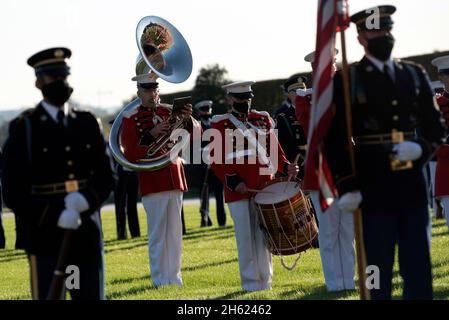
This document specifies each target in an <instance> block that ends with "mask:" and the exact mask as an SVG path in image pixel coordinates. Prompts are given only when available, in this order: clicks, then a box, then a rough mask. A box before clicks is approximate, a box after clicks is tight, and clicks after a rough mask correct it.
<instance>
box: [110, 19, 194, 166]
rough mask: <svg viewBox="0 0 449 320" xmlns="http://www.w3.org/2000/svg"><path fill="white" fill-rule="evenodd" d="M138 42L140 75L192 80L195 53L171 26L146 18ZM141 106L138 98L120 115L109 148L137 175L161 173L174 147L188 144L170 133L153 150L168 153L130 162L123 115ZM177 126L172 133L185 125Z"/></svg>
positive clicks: (176, 122) (177, 123)
mask: <svg viewBox="0 0 449 320" xmlns="http://www.w3.org/2000/svg"><path fill="white" fill-rule="evenodd" d="M136 41H137V47H138V49H139V52H140V54H139V57H138V59H137V62H136V74H137V75H139V74H146V73H149V72H153V73H154V74H156V75H157V77H159V78H161V79H163V80H165V81H167V82H171V83H181V82H184V81H185V80H187V79H188V78H189V76H190V74H191V73H192V53H191V51H190V48H189V46H188V44H187V42H186V40H185V39H184V37H183V36H182V34H181V33H180V32H179V31H178V29H176V28H175V27H174V26H173V25H172V24H171V23H169V22H168V21H166V20H164V19H162V18H160V17H156V16H148V17H144V18H143V19H141V20H140V22H139V23H138V25H137V28H136ZM140 105H141V101H140V99H139V98H137V99H135V100H133V101H132V102H130V103H129V104H128V105H127V106H125V107H124V108H123V109H122V110H121V111H120V113H119V114H118V116H117V117H116V119H115V121H114V123H113V124H112V128H111V132H110V135H109V146H110V149H111V153H112V155H113V157H114V158H115V159H116V161H117V162H118V163H119V164H120V165H122V166H124V167H126V168H129V169H132V170H136V171H153V170H158V169H160V168H163V167H165V166H167V165H168V164H169V163H170V161H171V159H170V150H171V149H172V147H173V144H176V143H181V144H185V143H188V141H186V139H180V140H179V141H171V139H170V134H171V132H169V133H168V136H164V137H160V138H158V143H159V145H156V146H152V150H154V149H158V150H166V152H165V153H164V154H161V153H160V152H158V153H157V154H156V155H155V152H152V151H151V150H150V151H149V152H148V153H147V157H146V158H145V159H142V160H141V161H139V162H131V161H129V160H127V159H126V158H125V156H124V153H123V148H122V146H121V145H120V139H119V135H120V128H121V125H122V120H123V115H124V114H128V113H129V112H132V111H133V110H135V109H136V108H138V107H139V106H140ZM174 122H175V123H174V125H173V128H172V130H174V129H179V128H180V127H182V125H183V122H182V121H174ZM172 130H170V131H172ZM167 146H168V147H167Z"/></svg>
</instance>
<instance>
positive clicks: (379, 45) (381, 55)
mask: <svg viewBox="0 0 449 320" xmlns="http://www.w3.org/2000/svg"><path fill="white" fill-rule="evenodd" d="M393 47H394V38H393V36H392V35H385V36H381V37H377V38H374V39H369V40H368V51H369V53H370V54H371V55H372V56H373V57H375V58H377V59H379V60H380V61H386V60H388V58H390V56H391V51H392V50H393Z"/></svg>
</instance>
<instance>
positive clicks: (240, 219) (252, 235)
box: [228, 200, 273, 291]
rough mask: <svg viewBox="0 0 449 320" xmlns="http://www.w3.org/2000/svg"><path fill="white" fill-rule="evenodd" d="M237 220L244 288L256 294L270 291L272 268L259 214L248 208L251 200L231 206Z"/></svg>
mask: <svg viewBox="0 0 449 320" xmlns="http://www.w3.org/2000/svg"><path fill="white" fill-rule="evenodd" d="M228 207H229V211H230V213H231V217H232V220H233V221H234V228H235V238H236V241H237V251H238V259H239V271H240V280H241V283H242V288H243V290H245V291H257V290H265V289H270V288H271V281H272V277H273V265H272V261H271V253H270V251H269V250H268V249H267V247H266V245H265V239H264V235H263V231H262V230H261V229H260V227H259V223H258V218H257V214H256V212H255V211H254V210H250V209H249V200H240V201H235V202H231V203H228Z"/></svg>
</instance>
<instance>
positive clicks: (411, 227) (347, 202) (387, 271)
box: [326, 6, 446, 299]
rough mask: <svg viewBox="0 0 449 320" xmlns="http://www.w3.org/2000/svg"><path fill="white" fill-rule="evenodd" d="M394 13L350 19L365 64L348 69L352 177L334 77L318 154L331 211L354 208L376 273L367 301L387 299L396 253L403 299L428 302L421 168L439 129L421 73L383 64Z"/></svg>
mask: <svg viewBox="0 0 449 320" xmlns="http://www.w3.org/2000/svg"><path fill="white" fill-rule="evenodd" d="M395 10H396V8H395V7H394V6H379V7H375V8H373V9H368V10H366V11H365V10H364V11H361V12H359V13H356V14H355V15H353V16H352V17H351V21H352V22H353V23H355V24H356V26H357V31H358V40H359V42H360V44H361V45H362V46H363V47H364V49H365V57H364V58H363V59H362V60H361V61H360V62H358V63H356V64H355V65H353V66H351V67H350V68H349V76H350V83H349V88H350V89H351V100H352V102H351V105H352V123H351V126H352V129H353V136H352V139H353V142H354V153H355V167H356V168H355V173H354V172H352V169H351V161H350V157H349V151H348V144H347V134H346V123H345V122H346V120H345V111H344V103H343V90H342V77H341V74H340V73H337V74H336V75H335V78H334V118H333V121H332V126H331V129H330V131H329V132H328V135H327V141H326V146H329V150H326V154H327V157H328V161H329V164H330V166H331V169H332V173H333V177H334V182H335V184H336V186H337V189H338V192H339V195H340V198H339V200H338V206H339V208H340V209H341V210H344V211H349V212H350V211H354V210H356V208H357V207H358V206H359V205H361V209H362V220H363V237H364V244H365V249H366V257H367V265H368V266H370V265H371V266H377V267H378V270H379V273H378V275H379V286H378V287H374V288H372V289H371V290H370V293H371V298H372V299H391V289H392V286H391V281H392V275H393V264H394V257H395V247H396V245H398V252H399V265H400V274H401V276H402V278H403V281H404V282H403V298H404V299H432V273H431V262H430V252H429V243H428V239H427V231H426V228H427V225H428V223H429V212H428V207H427V191H426V182H425V179H424V175H423V174H424V173H423V166H424V165H425V164H426V162H427V161H428V160H429V158H430V157H431V156H432V154H433V153H434V152H435V150H436V148H437V147H438V146H439V145H440V144H441V143H442V141H443V138H444V137H445V131H446V129H445V126H444V124H443V122H442V118H441V114H440V112H439V111H438V109H437V106H436V104H435V100H434V98H433V92H432V89H431V87H430V83H429V81H428V77H427V75H426V73H425V71H424V69H423V68H422V67H421V66H420V65H417V64H414V63H411V62H405V61H398V60H392V59H391V51H392V49H393V46H394V37H393V36H392V34H391V29H392V25H393V21H392V19H391V15H392V14H393V13H394V12H395ZM373 15H374V16H373Z"/></svg>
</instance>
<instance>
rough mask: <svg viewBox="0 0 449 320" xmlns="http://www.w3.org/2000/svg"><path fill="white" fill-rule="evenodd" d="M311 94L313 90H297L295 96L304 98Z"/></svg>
mask: <svg viewBox="0 0 449 320" xmlns="http://www.w3.org/2000/svg"><path fill="white" fill-rule="evenodd" d="M312 93H313V88H309V89H297V90H296V95H297V96H300V97H305V96H308V95H310V94H312Z"/></svg>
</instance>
